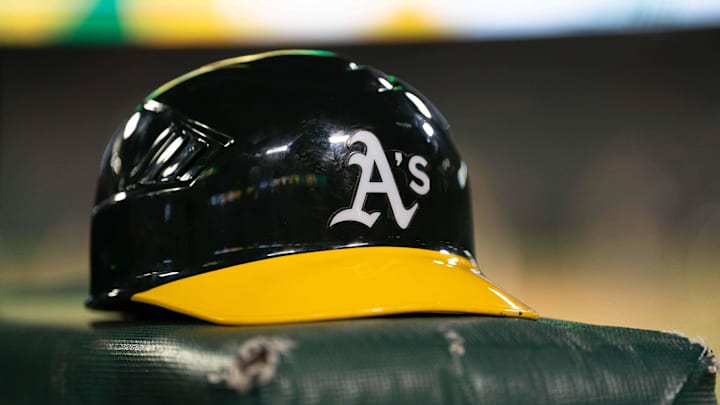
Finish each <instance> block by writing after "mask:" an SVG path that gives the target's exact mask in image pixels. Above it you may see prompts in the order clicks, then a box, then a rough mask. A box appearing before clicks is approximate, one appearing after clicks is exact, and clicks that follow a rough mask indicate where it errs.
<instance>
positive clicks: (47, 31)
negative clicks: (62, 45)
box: [0, 0, 96, 46]
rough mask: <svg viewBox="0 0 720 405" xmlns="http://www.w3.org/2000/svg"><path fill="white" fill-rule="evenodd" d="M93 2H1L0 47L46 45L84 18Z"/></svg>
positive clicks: (17, 0)
mask: <svg viewBox="0 0 720 405" xmlns="http://www.w3.org/2000/svg"><path fill="white" fill-rule="evenodd" d="M95 3H96V2H95V1H94V0H2V1H0V45H3V44H12V45H35V46H41V45H46V44H49V43H51V42H52V41H53V40H56V39H57V38H58V37H62V35H63V34H66V33H68V32H69V31H71V30H72V29H73V28H74V27H75V26H77V25H78V24H79V22H81V21H82V20H83V19H84V18H86V17H87V16H88V15H89V13H90V11H91V10H92V8H93V7H94V6H95Z"/></svg>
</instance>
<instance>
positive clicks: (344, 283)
mask: <svg viewBox="0 0 720 405" xmlns="http://www.w3.org/2000/svg"><path fill="white" fill-rule="evenodd" d="M467 177H468V170H467V167H466V165H465V163H464V162H463V161H462V160H461V157H460V155H459V154H458V151H457V149H456V148H455V146H454V145H453V143H452V139H451V137H450V129H449V125H448V123H447V122H446V120H445V118H444V117H443V116H442V115H441V113H440V112H439V111H438V110H437V109H436V108H435V107H434V106H433V104H432V103H430V101H428V100H427V99H426V98H425V97H424V96H423V95H422V94H421V93H420V92H418V91H417V90H415V89H414V88H413V87H411V86H410V85H409V84H407V83H405V82H404V81H402V80H400V79H398V78H397V77H395V76H391V75H386V74H384V73H382V72H380V71H379V70H377V69H374V68H372V67H368V66H361V65H358V64H356V63H353V62H349V61H347V60H345V59H342V58H340V57H338V56H336V55H335V54H333V53H330V52H324V51H305V50H290V51H276V52H267V53H261V54H256V55H249V56H242V57H238V58H233V59H227V60H222V61H219V62H215V63H212V64H209V65H206V66H203V67H201V68H199V69H197V70H194V71H192V72H189V73H187V74H185V75H183V76H180V77H178V78H176V79H174V80H172V81H170V82H168V83H166V84H165V85H163V86H161V87H160V88H158V89H157V90H155V91H154V92H152V93H151V94H150V95H149V96H148V97H147V98H145V100H143V102H142V103H141V104H140V105H138V107H137V108H136V110H135V112H134V113H133V114H132V115H131V116H130V117H129V119H128V120H127V122H126V123H125V124H124V125H122V126H121V127H120V128H119V129H118V131H117V132H116V133H115V134H114V136H113V137H112V138H111V140H110V142H109V144H108V146H107V148H106V150H105V153H104V155H103V157H102V162H101V167H100V176H99V180H98V185H97V194H96V204H95V207H94V208H93V212H92V227H91V228H92V229H91V283H90V284H91V285H90V296H89V298H88V299H87V302H86V304H87V306H88V307H90V308H96V309H111V310H126V311H138V310H142V308H147V307H148V305H149V306H156V307H161V308H164V309H168V310H171V311H175V312H179V313H182V314H186V315H190V316H193V317H196V318H200V319H204V320H207V321H211V322H216V323H221V324H258V323H278V322H297V321H313V320H324V319H336V318H354V317H365V316H376V315H384V314H397V313H409V312H459V313H474V314H487V315H496V316H512V317H522V318H536V317H537V313H536V312H535V311H533V310H532V309H531V308H529V307H528V306H527V305H525V304H523V303H522V302H520V301H519V300H517V299H516V298H514V297H513V296H512V295H510V294H509V293H507V292H506V291H505V290H503V289H502V288H500V287H498V286H497V285H495V284H494V283H492V282H491V281H490V280H488V278H486V277H485V276H484V275H483V274H482V273H481V272H480V270H479V269H478V266H477V264H476V262H475V259H474V258H473V253H472V252H473V225H472V215H471V203H470V189H469V187H470V186H469V183H468V178H467Z"/></svg>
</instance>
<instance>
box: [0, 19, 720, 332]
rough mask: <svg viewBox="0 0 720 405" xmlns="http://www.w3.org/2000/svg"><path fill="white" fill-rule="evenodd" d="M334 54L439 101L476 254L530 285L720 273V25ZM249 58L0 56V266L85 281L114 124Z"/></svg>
mask: <svg viewBox="0 0 720 405" xmlns="http://www.w3.org/2000/svg"><path fill="white" fill-rule="evenodd" d="M308 47H313V48H314V47H317V45H313V44H309V45H308ZM330 49H331V50H334V51H338V52H340V53H341V54H343V55H345V56H346V57H348V58H349V59H353V60H355V61H357V62H358V63H360V64H368V65H374V66H376V67H378V68H380V69H382V70H384V71H386V72H388V73H392V74H396V75H398V76H400V77H402V78H404V79H405V80H407V81H409V82H410V83H412V84H414V85H415V86H416V87H417V88H418V89H420V90H421V91H422V92H424V93H425V94H426V95H427V96H428V97H429V98H430V99H431V100H433V101H434V102H435V103H436V104H437V106H438V107H439V108H440V110H441V111H443V112H444V114H445V115H446V116H447V118H448V120H449V121H450V123H451V124H452V126H453V129H454V134H455V137H456V140H457V143H458V145H459V146H460V148H461V150H462V152H463V154H464V157H465V159H466V160H467V161H468V164H469V166H470V175H471V181H472V186H473V192H474V198H475V216H476V218H475V224H476V232H477V235H478V236H477V253H478V259H479V261H480V263H481V264H482V265H483V267H484V268H485V270H486V271H487V272H488V273H489V274H490V275H491V276H492V277H493V278H494V279H498V280H500V281H501V283H502V282H504V283H505V284H507V285H508V286H514V288H515V290H514V291H515V292H516V293H517V294H518V295H519V296H521V297H523V298H526V297H530V298H526V300H528V301H531V299H532V298H534V299H538V300H542V296H541V295H540V292H538V291H539V290H540V291H541V290H543V289H544V288H545V287H543V286H542V285H540V286H538V284H537V283H542V282H543V281H548V282H549V280H556V279H564V278H572V277H580V278H578V280H583V278H582V277H590V275H593V274H597V273H601V274H605V275H607V277H606V278H607V279H614V280H617V279H618V277H620V278H621V282H622V283H625V284H627V285H629V286H633V285H637V286H642V285H643V283H644V282H643V280H648V279H654V278H658V279H660V280H664V282H666V283H667V285H668V286H672V285H673V283H677V282H678V280H681V279H683V277H685V279H688V277H690V278H692V277H694V274H702V275H703V277H705V278H703V280H708V281H707V282H711V283H716V282H717V281H720V278H719V277H718V276H717V274H718V273H717V271H716V270H718V267H717V265H716V264H715V263H718V261H717V259H718V258H720V254H718V251H720V181H719V180H720V179H719V174H720V170H719V169H720V164H718V158H717V156H718V152H719V151H720V149H719V148H720V31H697V32H676V33H658V34H645V35H637V36H617V37H586V38H571V39H553V40H528V41H508V42H486V43H480V42H476V43H428V44H407V45H363V46H346V47H342V48H336V47H330ZM255 51H258V49H252V50H251V49H230V48H222V49H211V50H197V49H193V50H159V49H132V48H115V49H113V48H103V49H86V48H64V49H36V50H31V49H4V50H0V63H1V69H2V70H1V72H2V81H1V86H2V87H1V93H0V96H1V99H0V104H1V107H0V125H1V126H0V129H1V132H0V268H1V269H2V272H0V276H2V274H1V273H6V274H10V273H18V272H21V273H23V274H35V273H38V274H39V273H42V274H45V273H52V272H53V271H56V272H62V271H64V272H65V273H63V274H68V275H77V278H78V279H82V280H84V278H85V277H86V275H85V274H86V273H85V272H86V271H87V264H86V263H87V243H88V222H89V214H90V210H91V207H92V204H93V192H94V182H95V177H96V172H97V168H98V163H99V159H100V156H101V154H102V151H103V148H104V146H105V143H106V142H107V141H108V139H109V137H110V135H111V134H112V133H113V131H114V130H115V128H116V127H117V126H118V125H120V124H121V122H122V121H123V120H124V119H125V118H126V117H127V115H128V114H129V113H130V112H131V111H132V109H133V107H134V105H135V104H136V103H137V102H138V101H139V100H141V98H142V97H144V96H145V95H146V94H147V93H149V92H150V91H151V90H153V89H154V88H156V87H157V86H159V85H160V84H162V83H163V82H165V81H167V80H169V79H170V78H173V77H175V76H177V75H179V74H181V73H184V72H186V71H188V70H191V69H193V68H195V67H198V66H200V65H203V64H205V63H207V62H210V61H213V60H217V59H220V58H225V57H230V56H236V55H239V54H245V53H249V52H255ZM63 269H64V270H63ZM688 274H689V276H688ZM7 277H10V276H7ZM527 280H532V282H530V281H527ZM593 280H596V279H595V278H593ZM632 280H635V281H632ZM633 283H636V284H633ZM688 283H690V282H689V281H688ZM699 283H700V284H704V283H706V281H702V282H699ZM548 285H549V284H548ZM693 285H695V284H691V283H690V284H683V286H685V287H686V288H688V289H692V286H693ZM593 288H594V287H593ZM667 288H668V289H670V287H667ZM548 291H550V290H548ZM660 291H661V292H662V291H664V290H660ZM650 299H654V298H650ZM713 299H714V298H713ZM703 302H704V301H703ZM712 303H713V305H717V304H718V303H719V302H718V301H717V300H715V301H712ZM531 304H534V303H533V302H531ZM701 304H702V302H699V303H695V304H693V305H701ZM648 305H649V304H648ZM658 305H663V304H658ZM667 305H668V306H670V305H674V304H671V303H670V304H667ZM539 306H540V307H541V308H540V309H541V310H542V309H547V308H550V313H551V314H552V301H551V300H550V301H546V302H545V301H544V302H541V303H540V304H539ZM543 306H544V308H543ZM642 308H644V307H641V309H642ZM666 309H667V308H666ZM610 319H612V318H610ZM713 319H714V320H717V316H715V318H713Z"/></svg>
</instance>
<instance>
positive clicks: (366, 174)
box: [330, 131, 430, 229]
mask: <svg viewBox="0 0 720 405" xmlns="http://www.w3.org/2000/svg"><path fill="white" fill-rule="evenodd" d="M357 142H360V143H362V144H364V145H365V153H361V152H353V153H351V154H350V157H349V159H348V166H351V165H356V166H359V167H360V179H359V180H358V185H357V187H356V189H355V197H354V198H353V202H352V206H350V207H349V208H345V209H342V210H340V211H338V212H336V213H335V214H334V215H333V216H332V217H330V226H331V227H332V226H333V225H335V224H337V223H340V222H345V221H355V222H360V223H361V224H364V225H365V226H367V227H368V228H372V226H373V225H374V224H375V221H377V219H378V217H380V213H379V212H366V211H365V210H364V209H363V207H364V205H365V199H366V198H367V195H368V194H385V195H386V196H387V199H388V201H389V202H390V208H391V209H392V212H393V215H394V217H395V222H397V224H398V226H399V227H400V228H402V229H406V228H407V227H408V226H409V225H410V221H411V220H412V219H413V216H415V212H416V211H417V210H418V206H419V204H418V203H417V201H416V202H415V203H413V204H412V205H411V206H410V207H409V208H405V204H403V202H402V199H401V198H400V192H399V191H398V187H397V184H396V183H395V177H393V174H392V171H391V170H390V164H389V163H388V160H387V157H386V156H385V151H384V150H383V148H382V145H381V144H380V141H379V140H378V139H377V137H376V136H375V135H374V134H372V133H371V132H368V131H358V132H356V133H355V134H353V135H351V136H350V138H348V140H347V145H348V146H350V145H353V144H355V143H357ZM402 159H403V154H402V153H400V152H395V162H396V165H398V166H399V165H400V163H402ZM427 163H428V162H427V160H426V159H425V158H424V157H422V156H419V155H413V156H411V157H410V159H409V160H408V169H409V170H410V174H411V175H412V177H413V180H412V181H411V182H410V184H409V186H410V188H411V189H412V190H413V191H414V192H415V193H417V194H418V195H425V194H427V193H428V192H429V191H430V178H429V177H428V175H427V173H425V172H424V171H423V170H422V169H423V168H425V167H427ZM375 167H377V172H378V174H379V176H380V181H371V180H370V179H371V177H372V173H373V168H375Z"/></svg>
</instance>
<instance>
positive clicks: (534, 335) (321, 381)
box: [0, 315, 716, 404]
mask: <svg viewBox="0 0 720 405" xmlns="http://www.w3.org/2000/svg"><path fill="white" fill-rule="evenodd" d="M248 342H276V343H277V342H281V344H276V343H270V344H268V346H263V347H265V349H267V350H270V351H271V352H272V350H275V349H278V348H279V350H278V351H276V352H272V353H270V352H263V353H261V355H260V356H259V357H258V356H255V357H253V360H252V361H251V362H249V363H243V365H242V367H241V366H235V370H237V371H239V372H241V373H250V372H257V370H258V369H257V368H253V367H254V366H258V365H259V366H260V367H261V370H264V371H261V372H260V373H261V374H262V373H265V374H262V377H260V374H257V375H255V377H254V378H251V379H250V380H249V381H250V383H249V384H250V385H249V386H248V385H246V386H244V387H240V389H238V387H235V389H233V388H230V387H229V386H228V384H227V381H228V380H227V379H222V378H220V379H218V378H217V376H219V375H221V376H225V377H227V375H228V374H223V373H228V372H229V370H231V369H232V367H233V364H236V365H237V364H238V363H237V362H236V353H237V352H238V349H239V348H240V347H243V344H245V345H246V346H245V347H247V343H248ZM261 346H262V345H261ZM255 354H257V353H255ZM273 356H274V357H273ZM0 361H1V364H2V365H1V366H0V387H1V388H0V402H1V403H3V404H6V403H81V404H92V403H103V404H108V403H122V404H129V403H156V404H163V403H166V404H179V403H200V402H206V403H214V404H230V403H343V404H348V403H373V404H377V403H393V404H397V403H461V402H467V403H503V404H508V403H534V404H560V403H614V404H617V403H632V404H636V403H652V404H663V403H716V399H715V394H714V385H715V375H714V374H712V373H711V372H710V371H711V366H712V364H713V359H712V355H711V354H710V353H709V352H708V351H707V350H706V349H705V348H704V347H703V346H701V345H700V344H696V343H692V342H690V341H689V340H688V339H686V338H684V337H681V336H677V335H673V334H667V333H660V332H652V331H644V330H635V329H626V328H615V327H602V326H592V325H585V324H580V323H573V322H563V321H556V320H549V319H540V320H538V321H528V320H524V319H510V318H493V317H480V316H450V315H448V316H411V317H388V318H374V319H360V320H347V321H335V322H319V323H306V324H291V325H275V326H256V327H227V326H215V325H209V324H205V323H194V322H192V321H182V322H178V321H173V322H170V321H167V322H157V321H153V322H148V321H146V322H105V323H100V324H94V325H92V326H91V327H88V328H69V327H68V328H63V327H59V326H55V327H51V326H38V325H31V324H21V323H8V322H0ZM263 362H265V363H263ZM251 363H252V364H251ZM262 367H265V368H262ZM253 370H255V371H253ZM213 376H215V378H214V377H213ZM223 378H224V377H223ZM211 381H212V382H211ZM245 382H246V383H247V381H245Z"/></svg>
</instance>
